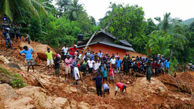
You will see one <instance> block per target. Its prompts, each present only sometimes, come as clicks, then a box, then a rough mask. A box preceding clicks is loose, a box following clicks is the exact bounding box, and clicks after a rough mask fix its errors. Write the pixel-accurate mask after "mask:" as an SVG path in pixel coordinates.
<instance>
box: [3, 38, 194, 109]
mask: <svg viewBox="0 0 194 109" xmlns="http://www.w3.org/2000/svg"><path fill="white" fill-rule="evenodd" d="M0 41H1V42H4V41H3V39H1V40H0ZM25 44H26V43H25ZM38 44H40V43H37V42H32V44H31V46H32V47H35V45H38ZM0 46H1V47H0V57H2V58H0V65H1V66H2V67H4V68H6V69H8V70H10V71H13V72H15V73H19V74H21V75H22V76H23V77H24V78H25V80H26V82H27V84H28V86H26V87H24V88H20V89H13V88H12V87H10V86H9V85H7V84H0V90H1V91H0V98H1V99H0V106H2V107H0V108H1V109H3V108H5V109H14V108H15V109H19V108H20V109H33V108H37V109H53V108H55V109H63V108H69V109H76V108H79V109H87V108H88V109H95V108H96V109H99V108H100V109H114V108H115V109H126V108H127V109H134V108H135V109H142V108H144V109H152V108H154V107H156V106H158V107H160V108H164V109H169V108H173V109H175V108H180V107H181V108H188V107H191V108H194V106H193V104H194V101H193V98H192V97H191V92H189V91H188V92H187V91H184V90H183V91H182V90H181V87H176V86H179V84H177V80H180V82H179V83H180V84H184V83H189V84H190V85H189V88H190V87H192V88H193V84H192V83H193V81H194V79H193V76H192V75H190V74H189V73H186V72H185V73H183V75H182V76H178V77H176V78H174V77H172V76H170V75H161V76H159V77H157V78H155V77H153V78H152V82H151V83H149V82H147V80H146V78H145V77H140V78H136V77H133V76H130V75H122V74H119V75H116V80H118V81H121V82H124V83H126V84H127V92H126V93H118V95H117V96H114V87H115V86H114V84H113V83H109V85H110V89H111V90H110V95H107V96H106V97H105V98H104V97H98V96H97V95H96V89H95V83H94V82H93V81H92V80H91V76H89V75H87V76H86V77H85V78H84V81H79V85H77V86H76V85H73V80H68V81H66V82H64V78H63V77H61V78H58V77H56V76H55V75H53V74H54V71H51V72H47V70H46V67H45V61H44V58H41V59H39V58H37V60H36V62H37V64H38V65H39V66H35V72H32V71H31V73H27V72H26V66H25V65H24V57H22V56H20V55H19V51H20V50H21V48H22V46H21V43H17V44H15V45H14V48H15V50H11V49H9V50H7V51H5V48H4V43H0ZM39 47H40V48H36V49H42V46H41V45H40V46H39ZM47 47H48V46H47ZM43 53H44V52H43ZM37 55H38V54H37ZM41 55H42V54H41ZM39 57H41V56H39ZM42 57H44V54H43V56H42ZM9 63H15V64H17V65H18V66H19V68H20V69H19V68H16V67H13V66H9ZM185 75H186V76H185ZM34 76H36V77H37V78H38V79H39V81H40V82H41V84H42V85H43V87H41V85H40V84H39V82H38V81H37V80H36V78H34ZM187 78H189V81H188V80H187ZM173 82H174V85H173ZM168 83H171V84H168ZM184 87H185V86H184V85H183V88H182V89H184ZM192 88H191V89H192ZM10 101H11V102H10Z"/></svg>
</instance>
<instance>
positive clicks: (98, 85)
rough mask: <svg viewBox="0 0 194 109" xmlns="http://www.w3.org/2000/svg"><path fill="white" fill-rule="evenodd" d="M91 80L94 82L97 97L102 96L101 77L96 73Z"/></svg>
mask: <svg viewBox="0 0 194 109" xmlns="http://www.w3.org/2000/svg"><path fill="white" fill-rule="evenodd" d="M99 72H100V70H99ZM93 80H95V81H96V91H97V95H98V96H99V95H100V96H102V77H101V75H100V73H98V74H97V76H96V77H95V78H93Z"/></svg>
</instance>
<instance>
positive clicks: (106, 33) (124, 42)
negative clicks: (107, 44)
mask: <svg viewBox="0 0 194 109" xmlns="http://www.w3.org/2000/svg"><path fill="white" fill-rule="evenodd" d="M99 33H103V34H105V35H107V36H109V37H111V38H112V39H115V40H116V37H115V36H113V35H112V34H110V33H108V32H105V31H103V30H102V31H99V32H98V33H97V34H99ZM119 42H120V43H122V44H124V45H126V46H130V47H131V46H132V45H131V44H130V43H129V42H127V41H126V40H119Z"/></svg>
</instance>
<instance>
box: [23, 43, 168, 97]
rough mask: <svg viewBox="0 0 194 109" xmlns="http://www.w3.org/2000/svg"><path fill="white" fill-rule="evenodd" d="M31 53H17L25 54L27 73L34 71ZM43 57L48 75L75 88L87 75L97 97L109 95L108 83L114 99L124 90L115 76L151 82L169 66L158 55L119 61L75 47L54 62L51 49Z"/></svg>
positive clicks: (30, 51)
mask: <svg viewBox="0 0 194 109" xmlns="http://www.w3.org/2000/svg"><path fill="white" fill-rule="evenodd" d="M33 52H34V51H33V50H32V49H31V48H28V47H27V46H24V50H22V51H21V52H20V54H22V53H24V54H25V56H26V62H27V65H28V72H29V68H30V66H32V68H33V64H34V62H33V56H32V53H33ZM45 54H46V55H47V64H46V66H47V68H48V71H51V70H50V68H51V69H52V68H54V69H55V74H56V75H57V76H59V75H64V77H65V78H64V79H65V81H67V80H68V79H74V80H75V82H74V84H75V85H78V81H79V80H81V79H83V78H84V77H85V76H86V75H90V76H91V77H92V78H93V80H94V81H96V91H97V95H98V96H102V95H104V94H105V93H106V92H107V93H108V94H109V86H108V83H114V84H115V86H116V88H115V95H116V94H117V91H118V89H120V90H121V91H124V90H126V85H125V84H124V83H121V82H117V81H115V76H116V75H118V74H119V73H123V74H125V75H132V74H133V73H134V72H138V73H142V74H145V75H146V77H147V80H148V81H149V82H151V76H152V75H154V74H155V75H156V74H160V73H164V72H167V71H168V69H169V67H170V62H169V61H168V60H167V59H165V58H164V56H161V55H160V54H158V55H157V56H156V57H154V58H153V59H150V58H146V57H138V56H137V57H136V58H134V57H130V55H129V54H126V55H125V56H124V58H123V59H122V60H121V59H120V56H119V53H117V54H116V55H114V54H112V56H109V54H108V53H105V54H103V52H102V51H99V52H98V53H94V52H93V51H90V50H87V52H86V53H83V51H80V50H78V49H77V46H76V45H74V46H73V47H72V48H68V47H67V46H64V47H63V48H62V49H61V53H60V54H57V55H56V56H55V58H53V53H52V51H51V50H50V48H48V49H47V52H46V53H45ZM63 69H64V70H63ZM33 70H34V68H33ZM102 89H103V91H102Z"/></svg>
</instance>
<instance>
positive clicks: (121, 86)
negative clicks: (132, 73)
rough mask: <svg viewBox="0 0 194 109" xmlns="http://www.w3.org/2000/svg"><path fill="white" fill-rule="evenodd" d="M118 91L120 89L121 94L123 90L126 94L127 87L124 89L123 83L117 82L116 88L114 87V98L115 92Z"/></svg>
mask: <svg viewBox="0 0 194 109" xmlns="http://www.w3.org/2000/svg"><path fill="white" fill-rule="evenodd" d="M119 89H120V91H121V92H123V91H124V90H125V92H126V90H127V87H126V85H125V84H124V83H121V82H117V83H116V87H115V96H116V94H117V92H118V90H119Z"/></svg>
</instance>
